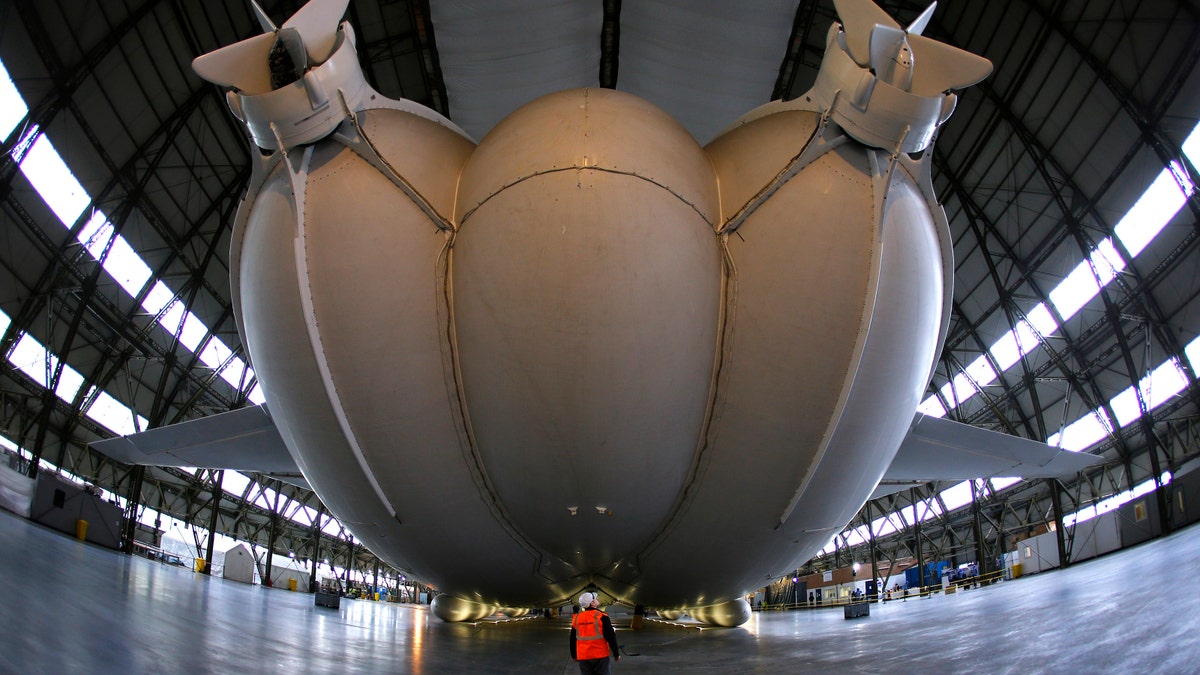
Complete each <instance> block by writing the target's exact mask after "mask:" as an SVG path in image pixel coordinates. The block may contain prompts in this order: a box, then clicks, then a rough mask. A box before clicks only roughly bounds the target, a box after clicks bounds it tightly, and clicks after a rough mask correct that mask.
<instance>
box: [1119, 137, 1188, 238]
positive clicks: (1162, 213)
mask: <svg viewBox="0 0 1200 675" xmlns="http://www.w3.org/2000/svg"><path fill="white" fill-rule="evenodd" d="M1195 133H1196V132H1194V131H1193V132H1192V134H1193V135H1195ZM1193 190H1195V186H1193V185H1192V183H1191V181H1190V180H1188V178H1187V173H1186V172H1184V171H1183V170H1182V169H1181V168H1180V167H1179V165H1178V164H1176V163H1175V162H1171V166H1170V168H1169V169H1164V170H1163V171H1162V173H1160V174H1158V178H1155V179H1154V182H1153V183H1151V184H1150V187H1149V188H1148V189H1147V190H1146V192H1145V194H1143V195H1142V197H1141V199H1139V200H1137V203H1135V204H1134V205H1133V208H1132V209H1129V213H1126V214H1125V217H1124V218H1122V219H1121V220H1120V221H1119V222H1118V223H1117V225H1116V227H1114V228H1113V231H1114V232H1115V233H1116V235H1117V238H1118V239H1120V240H1121V243H1122V244H1124V245H1125V250H1127V251H1129V255H1130V256H1136V255H1137V254H1139V253H1141V252H1142V250H1143V249H1145V248H1146V246H1147V245H1149V244H1150V242H1151V241H1153V240H1154V238H1155V237H1157V236H1158V233H1159V232H1162V229H1163V228H1164V227H1166V226H1167V223H1169V222H1171V219H1172V218H1174V217H1175V212H1177V211H1178V210H1179V209H1180V208H1182V207H1183V203H1184V202H1185V201H1187V198H1188V197H1190V196H1191V194H1192V191H1193Z"/></svg>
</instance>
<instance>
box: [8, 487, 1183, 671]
mask: <svg viewBox="0 0 1200 675" xmlns="http://www.w3.org/2000/svg"><path fill="white" fill-rule="evenodd" d="M0 542H2V545H0V589H3V591H4V593H3V600H2V601H0V627H2V629H0V672H5V673H9V672H11V673H189V674H190V673H209V672H212V673H231V672H238V673H244V672H251V673H274V672H285V673H335V672H336V673H460V672H472V673H493V672H494V673H512V672H526V673H555V674H558V673H575V672H578V670H577V668H576V667H575V665H574V664H573V663H572V662H571V661H570V659H569V657H568V651H567V644H566V641H567V635H568V633H567V630H568V623H567V621H566V619H559V620H552V621H547V620H545V619H541V618H533V619H525V620H519V621H511V622H495V621H485V622H481V623H479V624H476V625H464V624H447V623H443V622H441V621H439V620H438V619H436V618H434V617H433V616H431V615H430V613H429V612H428V610H427V609H426V608H424V607H420V606H412V605H396V604H387V603H375V602H367V601H356V600H343V601H342V606H341V609H340V610H331V609H325V608H317V607H314V605H313V596H311V595H308V594H305V593H292V592H288V591H283V590H271V589H265V588H262V587H260V586H248V585H245V584H240V583H236V582H227V581H224V580H221V579H214V578H210V577H206V576H203V575H198V574H193V573H192V572H190V571H188V570H186V569H183V568H180V567H173V566H169V565H163V564H161V563H156V562H151V561H148V560H145V559H142V558H131V557H127V556H124V555H120V554H118V553H115V552H112V551H109V550H106V549H100V548H97V547H94V546H90V545H86V544H81V543H79V542H77V541H75V540H73V539H71V538H69V537H66V536H63V535H61V534H58V533H56V532H51V531H49V530H46V529H43V528H41V527H39V526H37V525H33V524H31V523H29V522H28V521H25V520H22V519H20V518H19V517H17V516H14V515H12V514H10V513H8V512H6V511H0ZM1198 563H1200V528H1197V527H1193V528H1190V529H1188V530H1184V531H1182V532H1179V533H1176V534H1175V535H1173V536H1172V537H1170V538H1167V539H1160V540H1156V541H1152V542H1149V543H1147V544H1144V545H1142V546H1138V547H1136V548H1133V549H1130V550H1126V551H1122V552H1118V553H1115V554H1112V555H1109V556H1106V557H1104V558H1101V559H1099V560H1094V561H1090V562H1086V563H1082V564H1078V565H1075V566H1073V567H1071V568H1070V569H1068V570H1064V571H1057V572H1050V573H1044V574H1040V575H1036V576H1032V577H1026V578H1023V579H1019V580H1017V581H1013V582H1007V583H1003V584H998V585H996V586H993V587H990V588H986V589H976V590H969V591H966V592H962V593H958V594H955V595H951V596H941V595H937V596H933V597H930V598H926V599H911V600H908V601H907V602H890V603H886V604H884V605H874V606H872V608H871V616H870V617H868V618H863V619H855V620H852V621H847V620H845V619H843V618H842V612H841V610H840V609H824V610H814V611H798V612H770V613H765V614H763V613H756V614H755V615H754V617H753V618H752V619H751V620H750V622H749V623H747V624H746V625H744V626H741V627H738V628H714V629H704V630H700V629H698V628H695V627H691V628H683V627H679V626H676V625H668V624H658V623H649V624H648V625H647V627H646V628H645V629H644V630H641V631H633V630H628V629H619V630H618V639H619V641H620V642H621V643H622V645H623V648H624V650H625V652H626V653H627V656H625V657H624V658H622V660H621V661H620V663H618V664H616V665H615V666H614V668H613V672H614V673H651V672H652V673H676V672H687V673H692V672H697V671H707V672H718V673H747V672H756V673H775V672H801V671H818V672H856V671H861V672H871V673H881V672H887V673H894V672H918V671H920V672H922V673H927V672H933V673H950V672H967V671H970V672H988V673H1004V672H1011V673H1021V674H1022V675H1025V674H1027V673H1046V672H1051V673H1080V672H1088V673H1097V672H1112V673H1118V672H1119V673H1128V672H1163V673H1185V672H1198V671H1200V593H1198V592H1197V591H1196V589H1195V587H1194V586H1192V582H1193V580H1194V578H1195V574H1196V572H1197V571H1198V569H1200V564H1198ZM620 623H623V621H620V620H619V621H618V624H620Z"/></svg>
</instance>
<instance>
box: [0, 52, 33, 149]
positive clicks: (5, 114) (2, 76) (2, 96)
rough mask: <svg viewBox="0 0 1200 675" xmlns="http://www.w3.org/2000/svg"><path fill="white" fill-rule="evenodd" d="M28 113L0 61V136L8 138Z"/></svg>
mask: <svg viewBox="0 0 1200 675" xmlns="http://www.w3.org/2000/svg"><path fill="white" fill-rule="evenodd" d="M28 113H29V108H28V107H26V106H25V99H23V98H21V94H20V93H18V92H17V87H16V85H14V84H13V81H12V78H11V77H9V76H8V70H7V69H5V67H4V64H3V63H2V62H0V138H8V135H9V134H11V133H12V132H13V129H16V128H17V125H18V124H20V123H21V120H22V119H24V118H25V115H27V114H28Z"/></svg>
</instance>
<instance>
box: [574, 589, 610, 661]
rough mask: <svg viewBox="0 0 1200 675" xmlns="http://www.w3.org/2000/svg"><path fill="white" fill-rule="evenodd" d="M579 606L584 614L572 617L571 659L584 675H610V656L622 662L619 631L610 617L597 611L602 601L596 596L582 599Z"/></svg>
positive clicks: (590, 595) (587, 596)
mask: <svg viewBox="0 0 1200 675" xmlns="http://www.w3.org/2000/svg"><path fill="white" fill-rule="evenodd" d="M579 606H580V607H582V608H583V611H581V612H580V613H578V614H576V615H575V616H573V617H571V658H573V659H575V660H576V661H577V662H578V663H579V672H580V673H582V675H589V674H590V673H596V674H599V675H608V657H609V656H612V657H613V658H614V659H616V660H617V661H620V660H621V652H620V651H619V650H618V649H619V648H618V647H617V632H616V631H615V630H613V625H612V621H610V620H609V618H608V615H607V614H605V613H604V612H601V611H600V610H599V609H597V608H598V607H599V606H600V598H599V597H597V596H596V594H595V593H584V594H583V595H581V596H579Z"/></svg>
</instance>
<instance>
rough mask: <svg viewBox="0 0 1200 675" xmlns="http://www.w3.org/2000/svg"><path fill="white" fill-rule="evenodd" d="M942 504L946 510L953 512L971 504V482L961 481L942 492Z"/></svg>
mask: <svg viewBox="0 0 1200 675" xmlns="http://www.w3.org/2000/svg"><path fill="white" fill-rule="evenodd" d="M941 495H942V502H943V503H944V504H945V505H946V509H948V510H950V511H953V510H954V509H957V508H959V507H961V506H966V505H967V504H970V503H971V481H969V480H968V481H963V482H961V483H958V484H956V485H951V486H950V487H948V488H946V489H945V490H942V492H941Z"/></svg>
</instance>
